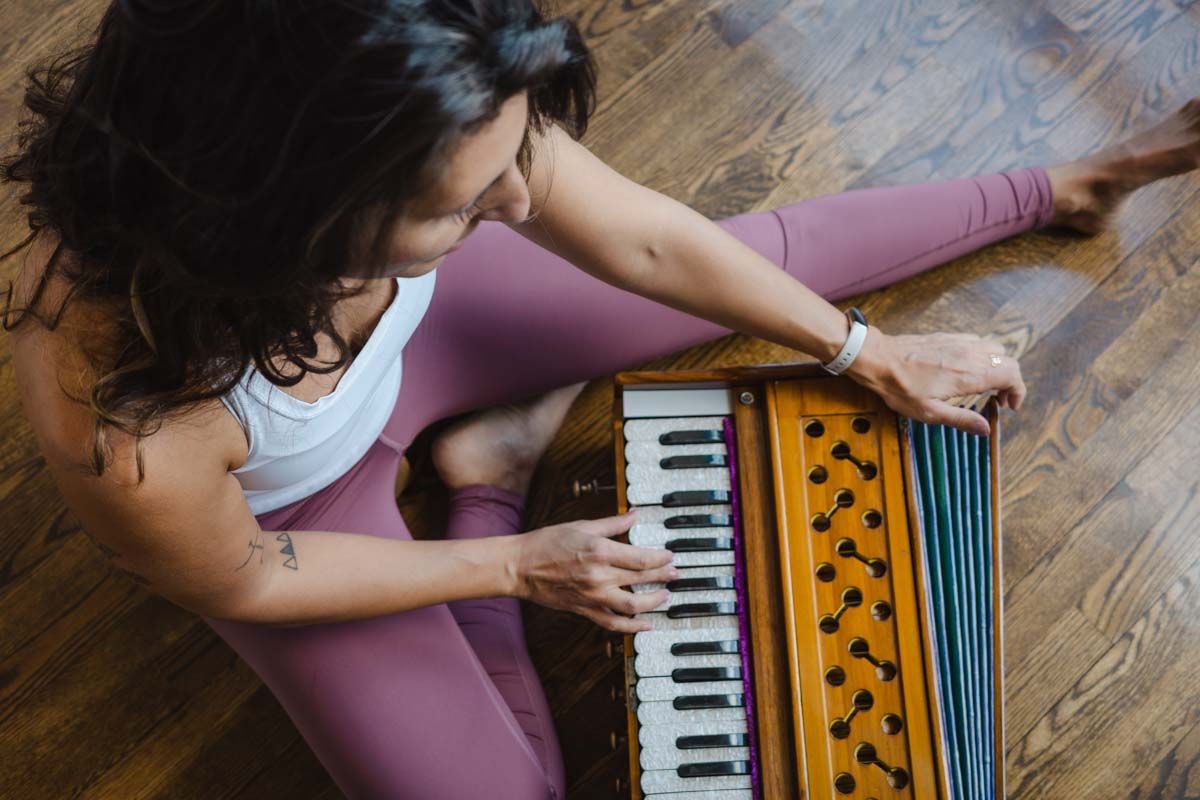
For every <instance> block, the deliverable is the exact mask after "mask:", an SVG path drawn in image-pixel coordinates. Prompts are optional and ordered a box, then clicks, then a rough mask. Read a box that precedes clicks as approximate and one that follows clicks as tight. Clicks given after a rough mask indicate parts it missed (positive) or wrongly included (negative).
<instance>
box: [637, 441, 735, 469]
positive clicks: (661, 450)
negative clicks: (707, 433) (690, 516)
mask: <svg viewBox="0 0 1200 800" xmlns="http://www.w3.org/2000/svg"><path fill="white" fill-rule="evenodd" d="M725 453H726V451H725V444H724V443H723V442H706V443H704V444H659V443H658V442H630V443H629V444H627V445H625V463H626V464H636V465H638V466H641V465H643V464H648V465H650V466H652V467H654V468H655V469H660V470H661V469H663V468H662V467H661V466H660V465H659V462H660V461H662V460H663V459H664V458H667V457H668V456H710V455H722V456H723V455H725ZM705 469H717V468H716V467H705ZM663 471H664V472H674V471H675V470H663Z"/></svg>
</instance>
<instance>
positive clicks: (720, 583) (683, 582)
mask: <svg viewBox="0 0 1200 800" xmlns="http://www.w3.org/2000/svg"><path fill="white" fill-rule="evenodd" d="M732 588H733V578H732V577H731V576H729V575H721V576H719V577H716V578H679V579H677V580H673V581H667V591H668V592H702V591H705V590H708V589H732Z"/></svg>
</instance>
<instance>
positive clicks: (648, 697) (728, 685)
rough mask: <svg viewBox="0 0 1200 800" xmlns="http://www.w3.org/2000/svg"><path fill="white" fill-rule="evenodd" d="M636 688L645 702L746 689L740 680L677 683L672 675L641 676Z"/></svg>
mask: <svg viewBox="0 0 1200 800" xmlns="http://www.w3.org/2000/svg"><path fill="white" fill-rule="evenodd" d="M734 666H737V665H736V664H735V665H734ZM634 688H635V689H636V690H637V698H638V700H640V701H642V702H643V703H649V702H653V701H655V700H674V699H675V698H676V697H694V696H695V695H698V694H739V693H740V692H742V691H743V690H744V686H743V685H742V682H741V681H740V680H733V681H697V682H696V683H676V682H675V681H674V679H672V678H670V677H663V678H642V677H639V678H638V682H637V686H636V687H634Z"/></svg>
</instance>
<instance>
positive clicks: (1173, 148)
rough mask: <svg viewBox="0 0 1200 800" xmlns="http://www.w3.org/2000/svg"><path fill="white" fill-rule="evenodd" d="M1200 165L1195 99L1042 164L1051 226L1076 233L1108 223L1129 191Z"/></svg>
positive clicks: (1102, 227) (1199, 112)
mask: <svg viewBox="0 0 1200 800" xmlns="http://www.w3.org/2000/svg"><path fill="white" fill-rule="evenodd" d="M1197 166H1200V98H1198V99H1194V100H1190V101H1188V102H1187V103H1186V104H1185V105H1184V106H1183V108H1181V109H1179V110H1178V111H1176V112H1175V113H1174V114H1172V115H1171V116H1170V117H1169V118H1168V119H1166V120H1164V121H1162V122H1160V123H1159V124H1157V125H1155V126H1154V127H1153V128H1151V129H1150V130H1148V131H1145V132H1144V133H1140V134H1138V135H1137V136H1134V137H1132V138H1130V139H1127V140H1125V141H1124V142H1121V143H1120V144H1118V145H1115V146H1113V147H1110V148H1108V149H1106V150H1101V151H1100V152H1099V153H1096V154H1095V155H1092V156H1088V157H1086V158H1081V159H1079V160H1077V161H1072V162H1070V163H1069V164H1061V165H1059V166H1056V167H1048V168H1047V169H1046V174H1047V176H1049V178H1050V188H1051V191H1052V192H1053V194H1054V210H1053V212H1052V215H1051V218H1050V224H1051V225H1057V226H1062V227H1066V228H1073V229H1074V230H1077V231H1079V232H1080V233H1086V234H1094V233H1099V232H1101V231H1103V230H1105V229H1106V228H1108V227H1109V225H1110V223H1111V221H1112V218H1113V217H1114V216H1115V215H1116V213H1117V211H1118V210H1119V209H1120V207H1121V204H1122V203H1123V202H1124V201H1125V199H1126V198H1128V197H1129V195H1130V194H1132V193H1133V192H1134V191H1135V190H1137V189H1140V188H1141V187H1143V186H1145V185H1146V184H1148V183H1153V182H1154V181H1156V180H1158V179H1159V178H1166V177H1168V176H1170V175H1179V174H1181V173H1184V172H1189V171H1191V170H1193V169H1196V167H1197Z"/></svg>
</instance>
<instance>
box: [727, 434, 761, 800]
mask: <svg viewBox="0 0 1200 800" xmlns="http://www.w3.org/2000/svg"><path fill="white" fill-rule="evenodd" d="M722 432H723V434H724V438H725V451H726V453H727V454H728V458H727V459H726V460H727V462H728V463H729V502H730V516H731V517H732V518H733V519H732V521H733V553H734V557H733V565H734V566H733V583H734V589H735V590H736V591H737V609H738V611H737V618H738V651H739V652H740V653H741V654H742V691H743V694H744V695H745V697H744V700H745V703H746V733H747V738H748V741H749V745H750V748H749V753H750V791H751V793H752V794H753V796H754V798H755V800H762V785H761V784H760V783H759V780H758V731H757V730H756V728H755V725H754V673H753V671H752V666H753V663H754V660H753V659H752V658H751V657H750V623H749V621H748V620H747V619H746V607H747V602H746V562H745V558H744V557H743V555H742V547H741V542H742V535H741V531H742V512H741V508H740V507H739V505H738V481H737V477H738V473H737V449H736V448H735V447H734V441H733V419H732V418H731V417H726V418H725V421H724V423H723V425H722Z"/></svg>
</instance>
